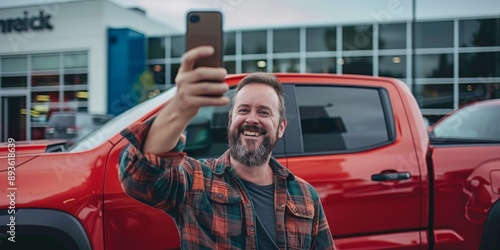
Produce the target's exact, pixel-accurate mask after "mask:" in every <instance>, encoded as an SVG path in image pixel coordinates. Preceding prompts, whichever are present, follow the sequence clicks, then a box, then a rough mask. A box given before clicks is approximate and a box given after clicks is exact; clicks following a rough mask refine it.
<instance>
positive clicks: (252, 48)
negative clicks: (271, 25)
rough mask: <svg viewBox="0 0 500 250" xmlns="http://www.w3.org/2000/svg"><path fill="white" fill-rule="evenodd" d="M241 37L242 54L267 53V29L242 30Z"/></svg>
mask: <svg viewBox="0 0 500 250" xmlns="http://www.w3.org/2000/svg"><path fill="white" fill-rule="evenodd" d="M241 37H242V46H243V47H242V52H243V54H265V53H267V31H265V30H262V31H243V32H241Z"/></svg>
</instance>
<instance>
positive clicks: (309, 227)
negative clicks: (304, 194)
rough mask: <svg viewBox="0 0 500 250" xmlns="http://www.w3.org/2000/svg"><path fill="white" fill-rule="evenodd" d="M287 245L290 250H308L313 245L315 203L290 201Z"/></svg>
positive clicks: (287, 217)
mask: <svg viewBox="0 0 500 250" xmlns="http://www.w3.org/2000/svg"><path fill="white" fill-rule="evenodd" d="M285 216H286V232H287V244H288V247H289V248H290V249H308V248H310V247H311V243H312V232H313V223H314V203H313V201H312V200H308V199H304V198H301V199H297V200H288V201H287V204H286V214H285Z"/></svg>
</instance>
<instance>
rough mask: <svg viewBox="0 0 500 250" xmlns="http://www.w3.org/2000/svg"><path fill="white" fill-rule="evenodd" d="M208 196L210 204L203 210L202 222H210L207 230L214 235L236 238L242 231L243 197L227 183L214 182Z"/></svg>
mask: <svg viewBox="0 0 500 250" xmlns="http://www.w3.org/2000/svg"><path fill="white" fill-rule="evenodd" d="M209 190H210V191H208V194H207V198H208V200H207V201H208V204H206V206H205V207H204V208H203V209H202V210H203V211H201V213H202V214H200V216H201V217H200V220H201V221H205V222H209V223H208V225H206V226H207V229H208V228H210V231H211V233H212V234H213V235H216V236H221V237H236V236H239V235H241V231H242V223H243V222H242V221H243V218H242V207H241V206H242V205H241V199H242V198H241V195H240V194H239V192H238V191H237V190H235V189H234V188H232V187H230V186H229V185H227V184H225V183H220V182H213V183H212V186H211V188H210V189H209Z"/></svg>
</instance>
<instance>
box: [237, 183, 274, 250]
mask: <svg viewBox="0 0 500 250" xmlns="http://www.w3.org/2000/svg"><path fill="white" fill-rule="evenodd" d="M241 181H242V182H243V184H245V187H246V189H247V190H248V193H249V195H250V199H251V200H252V203H253V205H254V208H255V209H254V210H255V213H256V214H257V240H258V242H257V245H258V248H259V249H263V250H267V249H279V247H278V245H277V243H276V242H278V234H277V232H276V218H275V215H274V184H271V185H267V186H259V185H256V184H253V183H251V182H248V181H245V180H241Z"/></svg>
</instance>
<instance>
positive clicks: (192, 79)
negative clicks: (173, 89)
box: [175, 67, 227, 84]
mask: <svg viewBox="0 0 500 250" xmlns="http://www.w3.org/2000/svg"><path fill="white" fill-rule="evenodd" d="M226 75H227V71H226V69H224V68H207V67H199V68H197V69H194V70H192V71H191V72H183V73H179V74H178V75H177V77H176V79H175V82H176V83H180V84H183V83H197V82H201V81H213V82H222V81H224V79H225V78H226Z"/></svg>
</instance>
